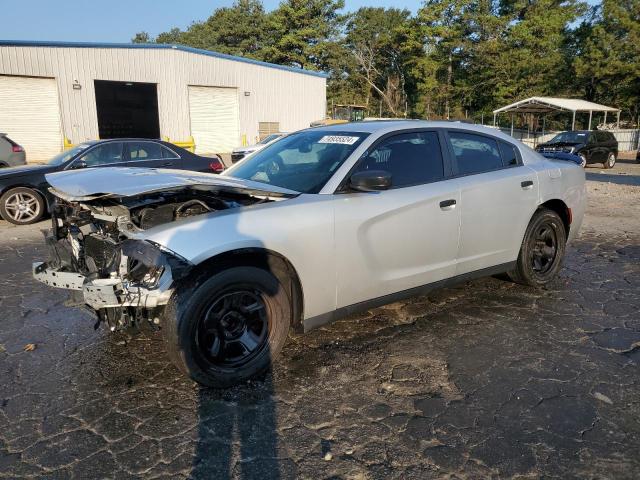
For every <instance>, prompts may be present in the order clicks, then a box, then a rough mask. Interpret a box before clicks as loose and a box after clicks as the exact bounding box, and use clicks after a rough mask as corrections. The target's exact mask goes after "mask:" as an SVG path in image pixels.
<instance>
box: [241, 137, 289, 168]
mask: <svg viewBox="0 0 640 480" xmlns="http://www.w3.org/2000/svg"><path fill="white" fill-rule="evenodd" d="M285 135H287V134H286V133H272V134H271V135H267V136H266V137H264V138H263V139H262V140H260V141H259V142H258V143H256V144H255V145H249V146H246V147H238V148H234V149H233V151H232V152H231V162H233V163H236V162H239V161H240V160H242V159H243V158H244V157H246V156H247V155H249V154H251V153H253V152H257V151H258V150H262V149H263V148H264V147H266V146H267V145H269V144H270V143H273V142H275V141H276V140H278V139H279V138H282V137H284V136H285Z"/></svg>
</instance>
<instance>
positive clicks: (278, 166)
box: [223, 129, 369, 193]
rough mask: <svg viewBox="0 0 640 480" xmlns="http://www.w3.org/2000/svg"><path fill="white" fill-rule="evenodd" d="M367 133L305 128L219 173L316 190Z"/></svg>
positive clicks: (286, 186)
mask: <svg viewBox="0 0 640 480" xmlns="http://www.w3.org/2000/svg"><path fill="white" fill-rule="evenodd" d="M368 135H369V134H368V133H360V132H336V131H333V130H331V131H327V130H319V129H314V130H305V131H302V132H298V133H293V134H291V135H289V136H287V137H284V138H283V139H282V140H279V141H277V142H274V143H272V144H270V145H267V146H266V147H265V148H263V149H262V150H260V151H258V152H256V153H254V154H253V155H252V156H250V157H247V158H246V159H245V160H243V161H242V162H240V163H237V164H235V165H234V166H233V167H231V168H230V169H229V170H227V171H226V172H224V174H223V175H225V176H229V177H235V178H241V179H244V180H253V181H254V182H261V183H268V184H269V185H275V186H277V187H282V188H287V189H289V190H294V191H296V192H301V193H318V192H319V191H320V190H321V189H322V187H323V186H324V184H325V183H327V181H329V179H330V178H331V176H332V175H333V174H334V173H335V171H336V170H337V169H338V167H340V165H342V163H343V162H344V161H345V160H346V159H347V157H348V156H349V155H351V153H352V152H353V151H354V150H355V149H356V148H357V147H358V145H360V144H361V143H362V141H363V140H364V139H365V138H366V137H367V136H368Z"/></svg>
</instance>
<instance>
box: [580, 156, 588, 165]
mask: <svg viewBox="0 0 640 480" xmlns="http://www.w3.org/2000/svg"><path fill="white" fill-rule="evenodd" d="M580 166H581V167H586V166H587V158H586V157H583V156H582V155H580Z"/></svg>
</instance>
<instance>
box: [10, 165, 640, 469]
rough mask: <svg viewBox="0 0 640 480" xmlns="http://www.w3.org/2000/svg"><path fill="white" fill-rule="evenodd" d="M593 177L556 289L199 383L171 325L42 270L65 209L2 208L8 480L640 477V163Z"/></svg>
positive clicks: (388, 316) (412, 310)
mask: <svg viewBox="0 0 640 480" xmlns="http://www.w3.org/2000/svg"><path fill="white" fill-rule="evenodd" d="M587 172H588V173H587V175H588V178H589V182H588V188H589V194H590V198H589V207H588V213H587V217H586V219H585V223H584V226H583V231H582V234H581V236H580V238H579V239H578V241H576V242H575V243H574V244H573V246H572V247H571V248H570V249H569V252H568V256H567V259H566V263H565V268H564V269H563V271H562V274H561V276H560V278H558V280H557V281H555V282H554V283H553V284H552V285H551V286H550V287H549V288H547V289H545V290H535V289H531V288H526V287H522V286H519V285H514V284H512V283H510V282H507V281H504V280H501V279H497V278H487V279H482V280H478V281H474V282H469V283H467V284H465V285H462V286H460V287H458V288H452V289H446V290H441V291H438V292H434V293H433V294H430V295H428V296H425V297H418V298H414V299H411V300H410V301H407V302H402V303H396V304H393V305H389V306H387V307H384V308H380V309H376V310H372V311H370V312H368V313H367V314H365V315H360V316H357V317H352V318H350V319H346V320H344V321H340V322H337V323H335V324H333V325H330V326H328V327H326V328H323V329H320V330H318V331H315V332H312V333H310V334H308V335H304V336H295V337H292V338H291V339H290V341H289V343H288V345H287V346H286V347H285V350H284V353H283V355H282V357H281V358H280V360H279V361H278V362H277V364H276V366H275V367H274V369H273V371H272V372H271V373H270V374H268V375H267V376H266V378H265V379H264V380H261V381H256V382H252V383H250V384H248V385H244V386H241V387H237V388H234V389H231V390H227V391H211V390H205V389H201V388H199V387H198V386H196V385H194V384H193V383H191V382H189V381H187V380H185V379H184V378H183V377H182V376H181V375H180V374H179V373H178V372H177V371H176V369H175V368H174V367H173V366H172V365H170V364H169V363H168V362H167V361H166V360H165V356H164V353H163V349H162V343H161V340H160V337H159V334H158V333H140V334H137V335H123V334H117V335H113V334H109V333H108V332H106V331H105V330H104V329H102V328H101V329H98V330H94V328H93V323H94V322H93V320H92V319H91V318H90V316H89V315H88V314H86V313H83V312H81V311H78V310H76V309H72V308H68V307H66V306H65V299H66V297H65V295H64V293H62V292H61V291H57V290H52V289H48V288H45V287H44V286H42V285H40V284H38V283H36V282H34V281H32V280H31V278H30V272H29V268H30V267H29V265H30V263H31V261H32V260H34V259H39V258H42V257H43V256H44V248H43V245H42V241H41V238H40V233H39V229H40V228H46V226H47V224H46V223H42V224H40V225H36V226H31V227H23V228H15V227H11V226H9V225H7V224H6V223H1V224H0V245H1V246H0V268H1V272H2V277H1V279H0V281H1V282H2V284H1V285H2V290H1V293H0V308H1V309H0V311H1V312H2V316H1V319H0V385H1V387H0V477H2V478H5V477H6V478H19V477H34V476H39V477H44V478H119V479H120V478H137V477H145V478H216V479H219V478H220V479H224V478H245V479H250V478H260V479H264V478H270V479H271V478H311V477H313V478H314V479H320V478H327V479H328V478H332V479H369V478H371V479H377V478H380V479H382V478H385V479H387V478H402V479H411V478H416V479H418V478H420V479H425V478H442V477H448V478H479V477H482V478H486V477H492V478H511V477H517V478H539V477H542V476H544V477H551V478H563V479H564V478H629V479H632V478H633V479H635V478H637V477H638V476H639V475H640V400H639V394H640V380H639V376H638V366H639V364H640V317H639V316H638V311H639V310H640V292H639V288H638V287H639V286H640V262H639V260H640V165H637V164H635V163H633V162H631V161H623V160H621V161H620V162H619V164H618V165H617V166H616V168H615V169H613V170H612V171H609V170H607V171H605V170H600V169H598V168H589V169H588V170H587ZM29 344H33V347H34V348H33V349H32V350H30V349H29V348H28V347H27V348H25V347H26V346H27V345H29Z"/></svg>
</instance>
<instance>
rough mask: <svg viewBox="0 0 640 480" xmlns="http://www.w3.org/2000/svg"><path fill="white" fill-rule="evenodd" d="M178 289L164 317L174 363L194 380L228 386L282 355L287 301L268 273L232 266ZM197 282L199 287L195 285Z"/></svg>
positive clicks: (288, 317)
mask: <svg viewBox="0 0 640 480" xmlns="http://www.w3.org/2000/svg"><path fill="white" fill-rule="evenodd" d="M194 283H196V286H195V291H194V289H193V287H194V286H193V285H191V286H190V287H188V288H183V289H178V291H177V292H176V294H174V296H173V298H172V300H171V301H170V303H169V304H168V305H167V308H166V309H165V312H164V314H163V319H162V320H163V321H162V331H163V336H164V339H165V344H166V347H167V353H168V354H169V357H170V358H171V360H172V361H173V363H174V364H175V365H176V366H177V367H178V368H179V369H180V370H182V371H183V372H184V373H186V374H187V375H189V376H190V377H191V378H192V379H193V380H195V381H196V382H198V383H200V384H202V385H205V386H208V387H219V388H224V387H230V386H232V385H235V384H238V383H242V382H244V381H246V380H248V379H250V378H253V377H256V376H258V375H260V374H261V373H263V372H265V371H266V370H267V369H268V368H269V367H270V366H271V363H272V361H273V359H274V358H275V357H276V356H277V355H278V354H279V353H280V350H281V349H282V347H283V345H284V343H285V341H286V339H287V334H288V331H289V326H290V324H291V319H292V311H291V302H290V301H289V297H288V295H287V293H286V292H285V290H284V288H283V287H282V285H281V284H280V282H279V281H278V279H277V278H276V277H275V276H273V275H272V274H271V273H270V272H268V271H266V270H263V269H260V268H256V267H234V268H229V269H227V270H223V271H221V272H219V273H216V274H214V275H213V276H212V277H210V278H209V279H207V280H206V281H204V282H203V283H200V282H194ZM198 283H200V285H197V284H198Z"/></svg>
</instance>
